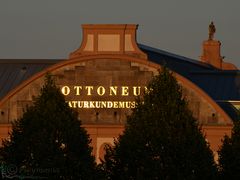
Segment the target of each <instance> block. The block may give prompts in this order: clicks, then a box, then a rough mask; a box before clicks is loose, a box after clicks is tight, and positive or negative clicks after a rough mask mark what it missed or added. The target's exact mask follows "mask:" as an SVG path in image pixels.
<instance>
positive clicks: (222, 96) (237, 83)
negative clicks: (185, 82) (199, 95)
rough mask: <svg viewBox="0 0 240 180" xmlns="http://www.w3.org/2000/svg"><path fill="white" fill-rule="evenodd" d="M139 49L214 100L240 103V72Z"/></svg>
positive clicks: (144, 47)
mask: <svg viewBox="0 0 240 180" xmlns="http://www.w3.org/2000/svg"><path fill="white" fill-rule="evenodd" d="M139 47H140V48H141V49H142V51H144V52H145V53H147V54H148V59H149V60H151V61H153V62H155V63H158V64H161V65H165V66H166V67H168V68H169V69H171V70H173V71H174V72H176V73H178V74H180V75H182V76H184V77H185V78H187V79H189V80H190V81H192V82H193V83H194V84H196V85H197V86H199V87H200V88H201V89H202V90H204V91H205V92H206V93H207V94H208V95H210V96H211V97H212V98H213V99H214V100H216V101H219V100H222V101H229V100H232V101H240V71H239V70H220V69H217V68H215V67H213V66H211V65H209V64H206V63H203V62H201V61H196V60H193V59H190V58H186V57H182V56H178V55H175V54H172V53H169V52H165V51H162V50H158V49H154V48H151V47H148V46H145V45H139Z"/></svg>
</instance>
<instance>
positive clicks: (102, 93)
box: [97, 86, 105, 96]
mask: <svg viewBox="0 0 240 180" xmlns="http://www.w3.org/2000/svg"><path fill="white" fill-rule="evenodd" d="M97 93H98V95H99V96H103V95H104V94H105V88H104V87H103V86H99V87H98V88H97Z"/></svg>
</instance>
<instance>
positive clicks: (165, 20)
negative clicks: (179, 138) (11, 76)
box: [0, 0, 240, 68]
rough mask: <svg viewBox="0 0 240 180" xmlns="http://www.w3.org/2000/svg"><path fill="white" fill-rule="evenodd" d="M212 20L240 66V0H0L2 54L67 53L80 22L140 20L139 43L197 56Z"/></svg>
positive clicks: (58, 56)
mask: <svg viewBox="0 0 240 180" xmlns="http://www.w3.org/2000/svg"><path fill="white" fill-rule="evenodd" d="M211 21H214V23H215V26H216V29H217V31H216V34H215V39H217V40H219V41H221V43H222V54H221V55H222V56H225V61H227V62H232V63H234V64H235V65H237V66H238V67H239V68H240V50H239V49H240V35H239V33H240V1H239V0H228V1H227V0H0V23H1V26H0V59H6V58H7V59H11V58H14V59H25V58H26V59H66V58H68V55H69V53H70V52H72V51H74V50H75V49H77V48H78V47H79V46H80V43H81V38H82V31H81V24H94V23H97V24H111V23H114V24H125V23H131V24H139V28H138V34H137V40H138V43H141V44H145V45H148V46H152V47H155V48H159V49H162V50H166V51H169V52H171V53H175V54H178V55H182V56H186V57H189V58H193V59H196V60H198V59H199V56H200V55H201V53H202V47H201V44H202V41H203V40H206V39H207V38H208V25H209V23H210V22H211Z"/></svg>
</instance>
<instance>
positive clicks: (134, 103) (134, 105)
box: [131, 101, 136, 109]
mask: <svg viewBox="0 0 240 180" xmlns="http://www.w3.org/2000/svg"><path fill="white" fill-rule="evenodd" d="M131 108H132V109H134V108H136V102H135V101H133V102H132V103H131Z"/></svg>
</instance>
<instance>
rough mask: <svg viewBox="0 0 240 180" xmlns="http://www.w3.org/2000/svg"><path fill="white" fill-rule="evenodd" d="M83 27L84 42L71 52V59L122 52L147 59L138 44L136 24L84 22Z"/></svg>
mask: <svg viewBox="0 0 240 180" xmlns="http://www.w3.org/2000/svg"><path fill="white" fill-rule="evenodd" d="M82 29H83V38H82V44H81V46H80V48H79V49H77V50H76V51H74V52H73V53H71V54H70V59H75V58H77V57H79V56H85V55H97V54H111V55H114V54H115V55H116V54H122V55H129V56H133V57H137V58H141V59H147V55H146V54H145V53H144V52H142V51H141V50H140V49H139V48H138V46H137V42H136V30H137V25H135V24H84V25H82Z"/></svg>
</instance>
